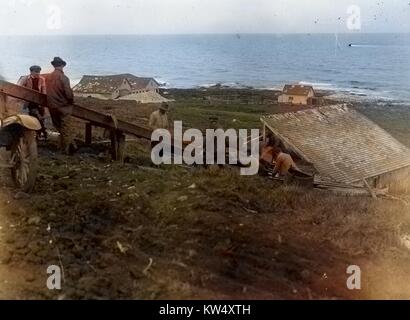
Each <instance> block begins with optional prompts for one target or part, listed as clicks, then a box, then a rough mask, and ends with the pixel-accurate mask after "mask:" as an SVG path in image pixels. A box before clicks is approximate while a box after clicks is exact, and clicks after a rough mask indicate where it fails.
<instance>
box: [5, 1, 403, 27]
mask: <svg viewBox="0 0 410 320" xmlns="http://www.w3.org/2000/svg"><path fill="white" fill-rule="evenodd" d="M328 32H330V33H335V32H338V33H345V32H363V33H367V32H382V33H385V32H407V33H408V32H410V0H70V1H67V0H2V7H1V9H0V35H24V34H26V35H59V34H197V33H239V34H240V33H328Z"/></svg>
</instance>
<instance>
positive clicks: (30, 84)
mask: <svg viewBox="0 0 410 320" xmlns="http://www.w3.org/2000/svg"><path fill="white" fill-rule="evenodd" d="M40 73H41V67H39V66H32V67H30V74H29V75H28V76H24V77H21V78H20V80H19V81H18V83H17V84H18V85H19V86H22V87H26V88H29V89H32V90H35V91H38V92H41V93H44V94H46V93H47V92H46V80H45V79H44V78H43V77H42V76H41V75H40ZM26 107H27V108H28V113H29V115H30V116H32V117H35V118H37V119H38V121H39V122H40V124H41V131H40V133H41V134H42V135H43V137H44V139H45V140H47V131H46V127H45V125H44V117H45V108H44V106H39V105H38V104H36V103H32V102H29V103H27V105H26Z"/></svg>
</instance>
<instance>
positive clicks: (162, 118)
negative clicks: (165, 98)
mask: <svg viewBox="0 0 410 320" xmlns="http://www.w3.org/2000/svg"><path fill="white" fill-rule="evenodd" d="M168 111H169V105H168V103H166V102H164V103H162V104H161V105H160V107H159V110H157V111H155V112H153V113H152V114H151V116H150V118H149V123H148V125H149V127H150V128H151V129H152V130H153V131H155V130H157V129H167V130H169V129H170V125H169V121H168Z"/></svg>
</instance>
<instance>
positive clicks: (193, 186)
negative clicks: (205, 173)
mask: <svg viewBox="0 0 410 320" xmlns="http://www.w3.org/2000/svg"><path fill="white" fill-rule="evenodd" d="M188 189H196V184H195V183H194V184H192V185H190V186H189V187H188Z"/></svg>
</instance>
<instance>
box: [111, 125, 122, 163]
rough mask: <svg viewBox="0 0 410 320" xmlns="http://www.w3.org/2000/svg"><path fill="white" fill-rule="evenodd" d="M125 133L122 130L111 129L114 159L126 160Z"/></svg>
mask: <svg viewBox="0 0 410 320" xmlns="http://www.w3.org/2000/svg"><path fill="white" fill-rule="evenodd" d="M124 155H125V135H124V134H123V133H122V132H121V131H115V130H112V131H111V156H112V159H113V160H114V161H120V162H124Z"/></svg>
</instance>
